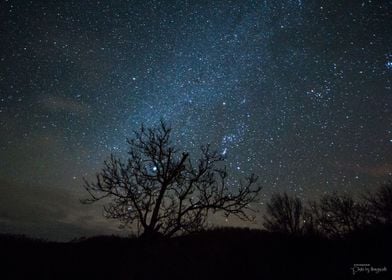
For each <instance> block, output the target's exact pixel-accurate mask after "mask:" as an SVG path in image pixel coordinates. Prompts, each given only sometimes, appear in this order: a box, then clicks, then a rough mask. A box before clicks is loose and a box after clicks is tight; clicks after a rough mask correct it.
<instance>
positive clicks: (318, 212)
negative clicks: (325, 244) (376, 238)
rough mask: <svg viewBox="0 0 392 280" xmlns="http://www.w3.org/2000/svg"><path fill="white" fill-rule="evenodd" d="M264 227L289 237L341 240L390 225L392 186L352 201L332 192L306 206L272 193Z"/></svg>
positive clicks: (383, 186)
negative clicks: (307, 236)
mask: <svg viewBox="0 0 392 280" xmlns="http://www.w3.org/2000/svg"><path fill="white" fill-rule="evenodd" d="M263 225H264V227H265V228H266V229H267V230H268V231H271V232H279V233H285V234H290V235H318V236H322V237H327V238H342V237H346V236H347V235H350V234H352V233H354V232H358V231H364V230H374V229H375V228H382V227H390V226H391V225H392V182H389V183H387V184H384V185H381V186H380V187H379V188H377V189H376V190H375V191H373V192H370V191H367V192H365V193H362V194H361V195H360V198H359V199H354V198H353V197H352V196H351V195H349V194H342V193H338V192H334V193H332V194H326V195H323V196H322V197H321V198H320V199H319V200H312V201H308V202H306V203H304V202H302V200H301V199H300V198H298V197H296V196H294V195H289V194H287V193H286V192H284V193H275V194H273V195H272V197H271V199H270V201H269V202H268V203H267V204H266V214H265V215H264V222H263Z"/></svg>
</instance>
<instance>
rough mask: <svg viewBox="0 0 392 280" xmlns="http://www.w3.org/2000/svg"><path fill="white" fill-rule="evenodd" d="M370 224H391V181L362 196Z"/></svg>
mask: <svg viewBox="0 0 392 280" xmlns="http://www.w3.org/2000/svg"><path fill="white" fill-rule="evenodd" d="M363 198H364V200H365V202H366V204H367V207H368V216H369V219H370V222H371V223H375V224H389V225H391V224H392V181H391V182H389V183H387V184H384V185H381V186H380V187H379V188H378V189H377V190H376V191H375V192H374V193H372V192H367V193H366V194H365V195H364V196H363Z"/></svg>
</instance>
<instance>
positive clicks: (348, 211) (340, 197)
mask: <svg viewBox="0 0 392 280" xmlns="http://www.w3.org/2000/svg"><path fill="white" fill-rule="evenodd" d="M366 209H367V207H366V205H365V204H363V203H361V202H356V201H355V200H354V199H353V197H351V196H349V195H347V194H338V193H336V192H335V193H332V194H327V195H324V196H322V197H321V198H320V201H319V202H315V201H314V202H311V203H310V208H309V212H310V213H312V216H313V223H314V224H315V225H314V227H315V228H317V229H318V230H319V231H321V232H322V233H323V234H324V235H325V236H328V237H332V238H339V237H343V236H344V235H346V234H348V233H351V232H354V231H355V230H359V229H361V228H363V226H364V225H365V224H366V223H367V221H368V219H367V214H366Z"/></svg>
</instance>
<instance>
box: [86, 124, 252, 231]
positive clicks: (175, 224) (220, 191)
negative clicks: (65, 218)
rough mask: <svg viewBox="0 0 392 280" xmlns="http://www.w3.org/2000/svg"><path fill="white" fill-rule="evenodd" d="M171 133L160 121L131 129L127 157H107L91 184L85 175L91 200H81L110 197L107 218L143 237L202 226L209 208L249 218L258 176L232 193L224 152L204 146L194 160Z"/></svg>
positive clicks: (213, 211)
mask: <svg viewBox="0 0 392 280" xmlns="http://www.w3.org/2000/svg"><path fill="white" fill-rule="evenodd" d="M171 132H172V130H171V128H170V127H168V126H167V125H166V124H165V122H163V121H161V122H160V125H159V126H158V127H155V128H149V129H146V128H145V127H144V126H143V125H142V126H141V128H140V130H138V131H134V138H132V139H128V140H127V142H128V144H129V151H128V156H129V157H128V159H127V160H122V159H121V158H118V157H116V156H114V155H111V157H110V159H109V160H107V161H105V162H104V167H103V169H102V170H101V171H100V172H99V173H98V174H97V175H96V180H95V181H94V182H92V183H90V182H88V181H87V180H86V179H85V180H84V182H85V183H84V188H85V189H86V190H87V191H88V192H89V194H90V198H89V199H86V200H83V201H82V202H84V203H94V202H96V201H99V200H102V199H105V198H108V199H110V203H109V204H108V206H105V207H104V212H105V216H106V217H108V218H114V219H118V220H120V221H121V222H122V225H123V226H126V225H136V226H137V230H138V233H140V232H142V234H143V235H144V236H147V237H153V236H157V235H164V236H167V237H170V236H172V235H174V234H176V233H179V232H192V231H196V230H198V229H201V228H203V227H204V226H205V224H206V222H207V218H208V216H209V213H210V212H212V213H215V212H218V211H222V212H223V213H224V215H225V216H230V215H234V216H236V217H238V218H240V219H242V220H246V221H250V220H252V219H253V218H254V217H253V216H251V215H250V214H249V211H254V210H253V209H252V208H251V207H250V203H252V202H254V201H255V200H256V199H257V196H258V193H259V191H260V187H254V184H255V182H256V180H257V178H256V177H255V176H254V175H253V174H252V175H251V176H250V177H249V178H246V180H245V181H241V182H240V183H239V185H238V186H237V191H236V192H232V191H230V189H229V187H228V186H227V172H226V169H225V167H224V166H223V158H222V156H221V155H220V154H218V153H217V152H216V151H210V148H209V146H205V147H202V148H201V157H200V159H199V160H198V161H197V164H194V163H193V162H192V161H191V160H190V155H189V153H186V152H182V153H179V151H178V149H177V148H176V147H175V146H174V145H173V143H172V138H171Z"/></svg>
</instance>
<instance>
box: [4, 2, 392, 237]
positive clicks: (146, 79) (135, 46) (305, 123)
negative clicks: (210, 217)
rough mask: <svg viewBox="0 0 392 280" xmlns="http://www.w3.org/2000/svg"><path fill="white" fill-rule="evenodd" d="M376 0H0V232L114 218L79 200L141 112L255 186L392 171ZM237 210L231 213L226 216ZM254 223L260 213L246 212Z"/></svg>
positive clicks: (389, 102) (68, 227) (388, 6)
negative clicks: (217, 156)
mask: <svg viewBox="0 0 392 280" xmlns="http://www.w3.org/2000/svg"><path fill="white" fill-rule="evenodd" d="M391 13H392V2H391V1H384V0H383V1H377V0H368V1H365V0H364V1H360V0H355V1H341V0H336V1H332V0H331V1H307V0H302V1H301V0H295V1H294V0H291V1H290V0H285V1H279V0H278V1H272V0H265V1H246V0H239V1H229V0H226V1H186V0H181V1H174V0H173V1H145V0H143V1H24V0H23V1H12V0H9V1H2V2H1V4H0V39H1V44H0V50H1V51H0V135H1V137H0V190H1V195H0V232H16V233H27V234H31V235H36V236H43V237H48V238H53V239H67V238H68V239H69V238H71V237H73V236H81V235H91V234H103V233H113V232H115V233H116V232H119V231H118V230H117V223H114V222H107V221H106V220H105V219H104V218H103V217H102V213H101V208H100V207H92V206H84V205H81V204H80V203H79V199H80V198H85V197H86V193H85V191H84V189H83V188H82V187H81V186H82V178H83V177H86V178H91V176H92V175H94V174H95V172H96V171H97V170H98V169H99V168H100V167H101V166H102V164H103V160H104V159H105V158H107V157H108V156H109V155H110V153H115V154H118V155H123V154H124V153H125V152H126V149H127V145H126V137H129V136H132V130H134V129H137V128H138V127H139V126H140V124H142V123H144V124H145V125H146V126H155V125H156V124H157V122H158V121H159V120H160V119H161V118H163V119H165V120H166V121H167V122H168V123H169V124H171V125H172V127H173V130H174V134H175V138H176V140H177V141H178V146H179V147H180V148H181V149H183V150H187V151H191V153H192V155H193V158H195V157H196V156H197V155H198V151H199V147H200V145H202V144H207V143H211V145H212V147H214V148H216V149H217V150H218V151H220V153H222V154H223V155H225V157H226V163H227V166H228V170H229V172H230V174H231V181H230V182H231V184H233V185H235V183H236V180H238V179H240V178H241V177H243V176H245V175H248V174H250V173H255V174H256V175H258V176H259V183H260V185H262V186H263V191H262V195H263V199H268V197H269V195H270V194H271V193H272V192H275V191H288V192H292V193H295V194H296V195H298V196H299V197H301V198H304V199H305V200H306V199H312V198H315V197H317V196H319V195H321V194H323V193H325V192H331V191H334V190H340V191H349V192H352V193H354V194H356V193H359V192H360V191H362V190H364V189H366V188H368V189H371V188H375V187H378V186H379V184H380V183H382V182H385V181H387V180H389V179H392V111H391V110H392V36H391V31H392V15H391ZM229 224H230V225H236V223H230V222H229ZM260 224H261V223H260Z"/></svg>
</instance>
